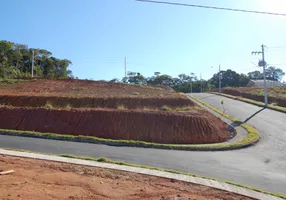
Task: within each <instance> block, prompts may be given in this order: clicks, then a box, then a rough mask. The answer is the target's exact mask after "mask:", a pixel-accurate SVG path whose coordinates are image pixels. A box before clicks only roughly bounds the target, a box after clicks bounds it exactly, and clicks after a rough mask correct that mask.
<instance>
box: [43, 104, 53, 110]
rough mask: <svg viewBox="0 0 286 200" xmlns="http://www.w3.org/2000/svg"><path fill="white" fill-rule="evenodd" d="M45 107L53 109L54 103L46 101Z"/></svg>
mask: <svg viewBox="0 0 286 200" xmlns="http://www.w3.org/2000/svg"><path fill="white" fill-rule="evenodd" d="M45 108H46V109H53V105H52V104H50V103H46V105H45Z"/></svg>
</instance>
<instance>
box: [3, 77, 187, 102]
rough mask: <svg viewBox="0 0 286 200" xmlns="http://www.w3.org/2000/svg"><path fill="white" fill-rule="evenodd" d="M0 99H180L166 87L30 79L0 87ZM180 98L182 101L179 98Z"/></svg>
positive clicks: (179, 96)
mask: <svg viewBox="0 0 286 200" xmlns="http://www.w3.org/2000/svg"><path fill="white" fill-rule="evenodd" d="M0 95H14V96H15V95H27V96H57V97H93V98H97V97H99V98H106V97H118V98H119V97H140V98H162V97H167V98H182V95H180V94H178V93H176V92H175V91H174V90H172V89H171V88H168V87H151V86H144V85H130V84H122V83H109V82H102V81H90V80H77V79H63V80H55V79H54V80H52V79H31V80H18V81H17V82H15V83H8V84H7V83H0ZM183 98H184V97H183Z"/></svg>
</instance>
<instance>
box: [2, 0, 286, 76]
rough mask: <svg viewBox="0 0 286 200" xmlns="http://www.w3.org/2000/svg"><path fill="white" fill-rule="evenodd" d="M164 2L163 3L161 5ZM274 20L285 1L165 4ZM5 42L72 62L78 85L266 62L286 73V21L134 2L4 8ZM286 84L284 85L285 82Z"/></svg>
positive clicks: (61, 0) (10, 0)
mask: <svg viewBox="0 0 286 200" xmlns="http://www.w3.org/2000/svg"><path fill="white" fill-rule="evenodd" d="M158 1H160V0H158ZM165 1H170V2H177V3H188V4H200V5H208V6H218V7H229V8H238V9H246V10H259V11H268V12H279V13H284V12H286V10H285V7H286V1H285V0H239V1H237V0H215V1H214V0H165ZM0 3H1V12H0V23H1V31H0V40H8V41H11V42H15V43H20V44H26V45H28V47H29V48H42V49H47V50H49V51H51V52H52V53H53V56H55V57H58V58H61V59H69V60H71V61H72V65H71V67H70V69H71V70H72V71H73V74H74V76H76V77H78V78H80V79H93V80H110V79H113V78H120V79H121V78H122V77H124V58H125V57H126V60H127V71H132V72H140V73H141V74H143V75H144V76H152V75H153V74H154V72H161V73H162V74H169V75H171V76H174V77H175V76H177V75H179V74H181V73H185V74H190V73H192V72H193V73H195V74H196V75H197V76H198V77H200V74H202V78H203V79H208V78H211V77H212V75H213V74H214V73H217V71H218V67H219V65H220V66H221V69H222V70H226V69H232V70H234V71H236V72H238V73H247V72H250V71H254V70H261V69H260V68H258V67H257V66H255V64H253V63H258V61H259V59H260V58H261V55H256V56H255V55H251V52H252V51H261V45H262V44H264V45H266V47H267V48H266V51H265V60H266V62H267V63H268V64H269V65H273V66H276V67H279V68H281V69H283V70H284V71H286V56H285V54H286V17H283V16H271V15H259V14H251V13H241V12H230V11H221V10H211V9H202V8H193V7H182V6H171V5H163V4H152V3H142V2H138V1H134V0H41V1H38V0H25V1H22V0H0ZM284 80H285V81H286V77H284Z"/></svg>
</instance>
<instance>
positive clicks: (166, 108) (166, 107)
mask: <svg viewBox="0 0 286 200" xmlns="http://www.w3.org/2000/svg"><path fill="white" fill-rule="evenodd" d="M160 110H162V111H171V110H172V108H170V107H169V106H162V107H161V108H160Z"/></svg>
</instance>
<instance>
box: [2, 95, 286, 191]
mask: <svg viewBox="0 0 286 200" xmlns="http://www.w3.org/2000/svg"><path fill="white" fill-rule="evenodd" d="M192 95H194V96H196V97H197V98H200V99H202V100H203V101H205V102H208V103H209V104H211V105H213V106H215V107H217V108H221V104H220V102H221V100H223V101H224V107H225V112H226V113H227V114H230V115H232V116H234V117H236V118H238V119H239V120H241V121H244V120H248V121H247V123H249V124H250V125H252V126H254V127H256V128H257V129H258V130H259V131H260V134H261V141H260V142H259V143H258V144H256V145H255V146H252V147H249V148H246V149H241V150H233V151H223V152H192V151H175V150H159V149H144V148H131V147H111V146H105V145H96V144H85V143H75V142H67V141H55V140H45V139H36V138H24V137H15V136H4V135H0V148H17V149H25V150H30V151H35V152H43V153H52V154H74V155H78V156H89V157H107V158H110V159H114V160H121V161H125V162H128V163H135V164H142V165H148V166H154V167H161V168H168V169H175V170H179V171H184V172H189V173H194V174H198V175H201V176H208V177H215V178H218V179H223V180H229V181H233V182H237V183H241V184H245V185H249V186H252V187H256V188H260V189H264V190H268V191H271V192H277V193H282V194H286V114H284V113H280V112H276V111H272V110H268V109H263V110H262V108H260V107H257V106H254V105H251V104H247V103H243V102H240V101H236V100H232V99H228V98H225V97H220V96H217V95H213V94H206V93H200V94H192Z"/></svg>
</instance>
